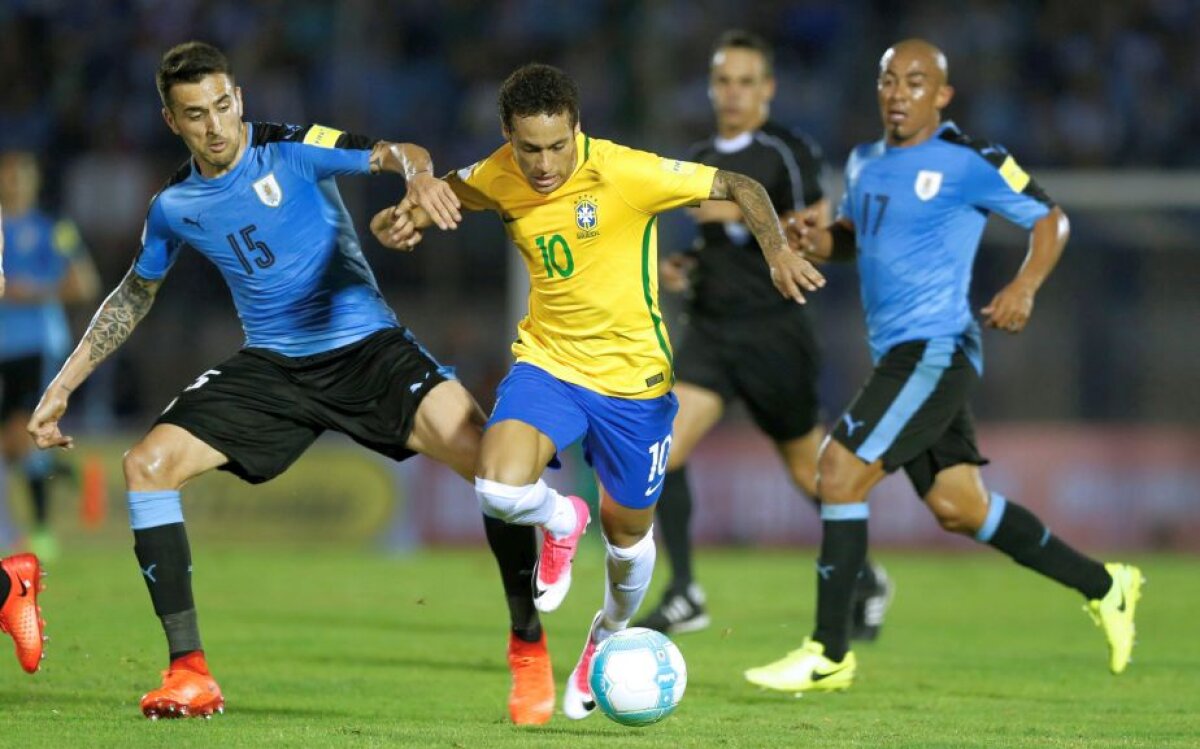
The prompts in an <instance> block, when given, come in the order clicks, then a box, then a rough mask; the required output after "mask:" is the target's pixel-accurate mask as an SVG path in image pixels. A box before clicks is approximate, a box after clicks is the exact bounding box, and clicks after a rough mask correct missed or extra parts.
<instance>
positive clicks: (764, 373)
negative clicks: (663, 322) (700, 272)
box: [675, 304, 820, 442]
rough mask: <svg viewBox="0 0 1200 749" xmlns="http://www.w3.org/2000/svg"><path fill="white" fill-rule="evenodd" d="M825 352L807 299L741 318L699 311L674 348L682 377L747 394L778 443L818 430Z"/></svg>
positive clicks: (757, 418) (726, 396) (733, 394)
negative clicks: (806, 306)
mask: <svg viewBox="0 0 1200 749" xmlns="http://www.w3.org/2000/svg"><path fill="white" fill-rule="evenodd" d="M819 367H820V352H819V348H818V346H817V339H816V336H815V335H814V334H813V330H812V324H811V323H810V322H809V319H808V313H806V312H805V311H804V308H803V307H801V306H800V305H798V304H797V305H790V306H781V309H780V310H779V311H778V312H775V313H768V314H763V315H756V316H753V317H742V318H712V317H708V316H703V315H694V316H692V317H691V318H690V319H689V320H688V323H687V327H686V328H685V332H684V336H683V342H682V343H681V345H680V346H679V347H678V349H677V350H676V353H675V379H676V381H677V382H686V383H688V384H690V385H697V386H699V387H702V388H705V389H706V390H711V391H713V392H715V393H716V394H717V395H719V396H721V400H723V401H725V402H726V403H728V402H730V401H732V400H734V399H735V398H741V399H742V402H744V403H745V404H746V407H747V409H748V410H749V411H750V416H751V417H752V418H753V419H754V423H755V424H756V425H758V428H759V429H761V430H762V431H763V432H764V433H766V435H767V436H768V437H770V438H771V439H773V440H774V441H776V442H788V441H790V440H793V439H796V438H798V437H803V436H804V435H806V434H808V433H809V432H810V431H812V428H813V427H815V426H816V425H817V420H818V419H819V418H820V403H819V402H818V400H817V374H818V368H819Z"/></svg>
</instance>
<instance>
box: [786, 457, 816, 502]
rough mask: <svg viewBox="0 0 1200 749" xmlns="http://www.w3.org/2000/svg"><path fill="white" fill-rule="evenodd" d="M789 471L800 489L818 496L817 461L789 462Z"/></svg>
mask: <svg viewBox="0 0 1200 749" xmlns="http://www.w3.org/2000/svg"><path fill="white" fill-rule="evenodd" d="M788 473H789V474H790V475H791V477H792V481H793V482H795V484H796V486H798V487H800V491H802V492H804V493H805V494H807V495H808V496H810V497H815V496H817V466H816V464H815V463H809V462H804V463H796V462H793V463H789V464H788Z"/></svg>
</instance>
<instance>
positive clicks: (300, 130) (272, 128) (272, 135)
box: [251, 122, 308, 146]
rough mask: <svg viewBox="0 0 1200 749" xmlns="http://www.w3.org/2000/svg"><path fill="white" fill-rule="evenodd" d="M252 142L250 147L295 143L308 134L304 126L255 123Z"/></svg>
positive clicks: (306, 127)
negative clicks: (281, 142)
mask: <svg viewBox="0 0 1200 749" xmlns="http://www.w3.org/2000/svg"><path fill="white" fill-rule="evenodd" d="M253 124H254V142H253V143H252V144H251V145H254V146H265V145H266V144H268V143H278V142H280V141H283V142H289V143H290V142H295V141H302V140H304V133H306V132H308V126H306V125H286V124H281V123H278V122H255V123H253Z"/></svg>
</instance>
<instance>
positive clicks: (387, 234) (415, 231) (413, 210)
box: [371, 197, 433, 252]
mask: <svg viewBox="0 0 1200 749" xmlns="http://www.w3.org/2000/svg"><path fill="white" fill-rule="evenodd" d="M432 225H433V219H431V218H430V217H429V214H428V213H427V212H426V211H425V210H424V209H422V208H418V207H417V206H415V205H413V204H412V202H411V201H410V200H409V199H408V198H407V197H405V198H404V200H401V201H400V202H399V203H397V204H396V205H389V206H388V207H387V208H384V209H383V210H381V211H379V212H378V213H376V214H375V215H374V216H372V217H371V233H372V234H374V235H375V239H377V240H379V244H381V245H383V246H384V247H387V248H388V249H392V250H401V251H404V252H408V251H409V250H411V249H412V248H414V247H416V246H417V244H418V243H419V242H420V241H421V231H420V230H421V229H428V228H429V227H430V226H432Z"/></svg>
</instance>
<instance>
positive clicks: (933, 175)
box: [913, 169, 942, 200]
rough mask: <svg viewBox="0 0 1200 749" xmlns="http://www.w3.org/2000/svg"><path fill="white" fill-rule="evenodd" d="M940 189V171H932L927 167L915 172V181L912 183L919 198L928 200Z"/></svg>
mask: <svg viewBox="0 0 1200 749" xmlns="http://www.w3.org/2000/svg"><path fill="white" fill-rule="evenodd" d="M941 189H942V173H941V172H932V171H929V170H928V169H922V170H921V171H919V172H917V181H916V182H914V183H913V190H914V191H915V192H916V193H917V197H918V198H920V199H921V200H930V199H931V198H933V196H935V195H937V194H938V191H939V190H941Z"/></svg>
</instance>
